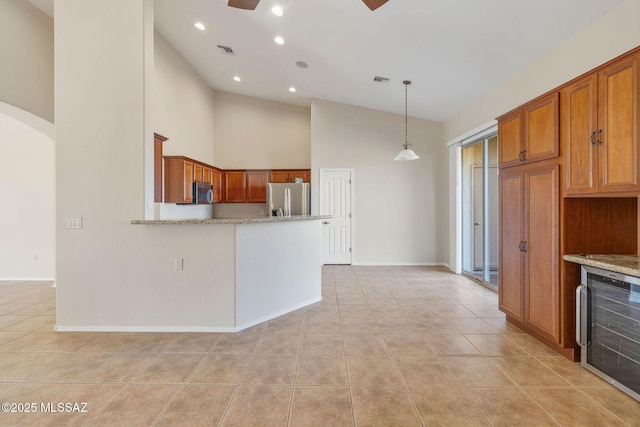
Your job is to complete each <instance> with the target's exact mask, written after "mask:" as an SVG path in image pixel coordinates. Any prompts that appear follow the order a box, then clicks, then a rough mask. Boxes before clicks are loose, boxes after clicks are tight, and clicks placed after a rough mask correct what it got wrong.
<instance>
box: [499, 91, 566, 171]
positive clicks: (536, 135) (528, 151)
mask: <svg viewBox="0 0 640 427" xmlns="http://www.w3.org/2000/svg"><path fill="white" fill-rule="evenodd" d="M498 134H499V135H500V139H499V143H498V151H499V162H500V163H499V166H500V167H501V168H504V167H509V166H516V165H519V164H523V163H530V162H536V161H539V160H546V159H552V158H554V157H558V156H559V154H560V151H559V149H558V147H559V143H558V94H557V92H553V93H550V94H549V95H546V96H543V97H541V98H539V99H536V100H534V101H532V102H530V103H528V104H526V105H524V106H522V107H520V108H518V109H517V110H515V111H512V112H511V113H508V114H506V115H504V116H502V117H500V118H499V119H498Z"/></svg>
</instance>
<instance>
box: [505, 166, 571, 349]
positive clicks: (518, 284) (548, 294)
mask: <svg viewBox="0 0 640 427" xmlns="http://www.w3.org/2000/svg"><path fill="white" fill-rule="evenodd" d="M559 171H560V167H559V165H558V161H557V160H549V161H545V162H538V163H534V164H530V165H524V166H521V167H517V168H511V169H507V170H502V171H501V172H500V176H499V194H500V196H499V200H500V202H499V203H500V239H501V241H500V283H499V287H498V289H499V301H500V303H499V304H500V309H501V310H502V311H503V312H505V313H506V314H507V318H508V320H510V321H512V322H515V323H517V324H519V325H520V326H522V327H524V328H525V329H527V330H529V331H533V332H534V333H535V334H536V335H538V336H541V337H543V338H545V339H546V340H548V341H550V342H553V343H557V344H559V343H560V333H561V331H560V324H561V319H560V304H559V296H560V295H559V280H560V271H559V260H560V254H559V234H558V229H559V223H560V221H559V218H560V207H559V206H560V194H559V188H560V181H559Z"/></svg>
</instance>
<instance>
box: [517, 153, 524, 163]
mask: <svg viewBox="0 0 640 427" xmlns="http://www.w3.org/2000/svg"><path fill="white" fill-rule="evenodd" d="M518 160H520V161H521V162H522V161H524V160H523V159H522V151H521V152H519V153H518Z"/></svg>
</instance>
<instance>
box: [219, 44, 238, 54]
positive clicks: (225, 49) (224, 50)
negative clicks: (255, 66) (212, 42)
mask: <svg viewBox="0 0 640 427" xmlns="http://www.w3.org/2000/svg"><path fill="white" fill-rule="evenodd" d="M218 49H220V50H221V51H222V53H225V54H227V55H235V53H234V52H233V49H231V48H230V47H229V46H222V45H221V44H219V45H218Z"/></svg>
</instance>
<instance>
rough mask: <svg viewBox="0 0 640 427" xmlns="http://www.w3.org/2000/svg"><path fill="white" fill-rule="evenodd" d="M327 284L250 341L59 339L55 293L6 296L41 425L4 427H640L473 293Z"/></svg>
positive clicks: (381, 281)
mask: <svg viewBox="0 0 640 427" xmlns="http://www.w3.org/2000/svg"><path fill="white" fill-rule="evenodd" d="M322 280H323V295H324V298H325V299H324V301H323V302H322V303H320V304H316V305H313V306H310V307H307V308H305V309H301V310H298V311H296V312H293V313H290V314H287V315H285V316H282V317H280V318H277V319H274V320H272V321H270V322H267V323H266V324H262V325H258V326H256V327H254V328H251V329H250V330H247V331H243V332H241V333H237V334H213V333H181V334H178V333H147V334H143V333H54V332H53V325H54V323H55V290H54V289H52V288H51V285H50V284H47V283H16V282H4V283H0V402H13V403H16V404H23V405H24V404H26V403H29V404H30V403H35V404H36V409H37V410H38V411H37V413H24V412H23V413H16V412H9V413H0V425H2V426H9V425H26V426H40V425H53V426H73V425H97V426H110V425H113V426H134V425H141V426H147V425H158V426H169V425H173V426H178V425H184V426H198V425H208V426H211V425H223V426H286V425H288V426H343V425H344V426H352V425H357V426H375V425H379V426H420V425H425V426H431V425H439V426H446V425H449V426H476V425H477V426H489V425H496V426H498V425H499V426H546V425H553V426H558V425H562V426H580V427H584V426H618V425H620V426H624V425H631V426H640V415H639V414H640V403H638V402H636V401H634V400H632V399H631V398H629V397H627V396H626V395H625V394H623V393H621V392H619V391H617V390H616V389H614V388H613V387H611V386H609V385H608V384H606V383H605V382H604V381H602V380H600V379H599V378H597V377H596V376H594V375H593V374H591V373H589V372H587V371H586V370H584V369H582V368H581V367H580V366H579V365H578V364H574V363H571V362H569V361H567V360H566V359H564V358H563V357H561V356H558V355H557V354H556V353H554V352H553V351H551V350H549V349H548V348H547V347H545V346H544V345H542V344H540V343H539V342H538V341H536V340H534V339H532V338H531V337H529V336H528V335H526V334H523V333H522V331H520V330H519V329H517V328H515V327H513V326H511V325H509V324H507V323H506V322H505V319H504V316H503V315H502V313H501V312H500V311H498V309H497V296H496V294H495V293H493V292H492V291H490V290H488V289H485V288H483V287H482V286H480V285H478V284H476V283H474V282H473V281H471V280H469V279H466V278H464V277H461V276H456V275H453V274H450V273H448V272H445V271H442V270H439V269H435V268H424V267H350V266H326V267H324V269H323V275H322ZM48 402H50V403H52V404H54V406H55V404H56V403H66V402H68V403H74V402H78V403H81V402H87V407H86V410H87V412H83V413H77V412H76V413H64V412H57V413H51V412H49V413H44V412H41V411H40V409H41V408H40V404H41V403H44V404H45V405H46V404H47V403H48Z"/></svg>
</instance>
